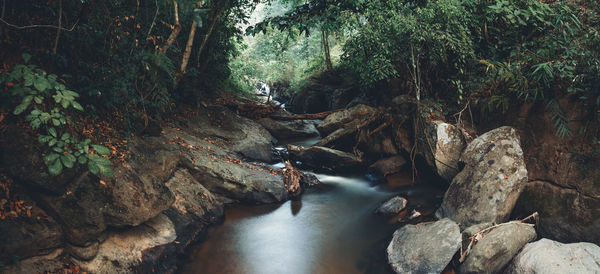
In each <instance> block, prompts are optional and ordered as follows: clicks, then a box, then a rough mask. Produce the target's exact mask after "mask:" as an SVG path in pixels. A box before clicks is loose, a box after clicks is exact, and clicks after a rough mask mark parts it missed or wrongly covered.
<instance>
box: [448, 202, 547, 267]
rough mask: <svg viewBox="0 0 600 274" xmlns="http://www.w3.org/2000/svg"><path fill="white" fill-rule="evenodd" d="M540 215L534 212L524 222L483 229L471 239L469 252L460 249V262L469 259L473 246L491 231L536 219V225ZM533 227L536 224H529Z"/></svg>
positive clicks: (511, 222) (468, 247)
mask: <svg viewBox="0 0 600 274" xmlns="http://www.w3.org/2000/svg"><path fill="white" fill-rule="evenodd" d="M539 216H540V215H539V214H538V213H537V212H534V213H533V214H531V215H529V216H527V217H526V218H524V219H522V220H517V221H510V222H506V223H501V224H495V225H492V226H490V227H488V228H485V229H482V230H480V231H479V232H477V233H475V234H473V236H471V237H470V239H471V242H470V243H469V246H467V250H465V251H463V250H462V247H461V248H460V249H461V250H460V259H459V260H458V261H459V262H461V263H462V262H464V261H465V260H466V259H467V256H468V255H469V253H470V252H471V249H472V248H473V245H475V244H476V243H477V242H478V241H479V240H481V239H482V238H483V236H484V235H485V234H486V233H488V232H490V231H491V230H493V229H494V228H497V227H499V226H504V225H508V224H522V223H525V222H526V221H528V220H530V219H534V220H535V222H536V224H537V222H538V218H539ZM528 225H531V226H534V224H528Z"/></svg>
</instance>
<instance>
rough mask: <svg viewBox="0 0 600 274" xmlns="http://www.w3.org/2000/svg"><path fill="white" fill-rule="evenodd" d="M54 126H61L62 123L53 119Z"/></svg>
mask: <svg viewBox="0 0 600 274" xmlns="http://www.w3.org/2000/svg"><path fill="white" fill-rule="evenodd" d="M52 124H54V126H56V127H57V126H60V121H59V120H58V119H55V118H52Z"/></svg>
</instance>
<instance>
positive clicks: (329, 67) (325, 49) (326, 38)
mask: <svg viewBox="0 0 600 274" xmlns="http://www.w3.org/2000/svg"><path fill="white" fill-rule="evenodd" d="M321 40H322V42H323V52H324V53H325V64H326V65H327V70H329V71H331V70H333V64H332V63H331V50H330V47H329V30H327V29H325V28H324V29H323V30H322V31H321Z"/></svg>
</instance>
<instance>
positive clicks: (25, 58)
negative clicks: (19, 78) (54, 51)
mask: <svg viewBox="0 0 600 274" xmlns="http://www.w3.org/2000/svg"><path fill="white" fill-rule="evenodd" d="M21 57H23V62H25V63H29V60H31V54H29V53H23V54H21Z"/></svg>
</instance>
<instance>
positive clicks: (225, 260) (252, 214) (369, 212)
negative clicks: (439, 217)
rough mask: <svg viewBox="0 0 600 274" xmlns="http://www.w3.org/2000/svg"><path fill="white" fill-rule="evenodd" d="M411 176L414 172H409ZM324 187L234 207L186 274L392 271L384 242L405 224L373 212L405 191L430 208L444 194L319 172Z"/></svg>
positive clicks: (413, 202) (197, 252) (411, 202)
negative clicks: (277, 200) (284, 198)
mask: <svg viewBox="0 0 600 274" xmlns="http://www.w3.org/2000/svg"><path fill="white" fill-rule="evenodd" d="M404 176H405V177H406V180H410V179H409V177H408V176H409V174H408V173H407V174H404ZM317 177H318V178H319V179H320V180H321V181H322V182H323V184H324V185H323V187H321V188H320V189H316V190H312V191H309V192H308V193H305V194H304V195H303V196H302V198H301V199H299V200H296V201H288V202H285V203H283V204H280V205H262V206H243V205H234V206H230V207H228V208H227V209H226V210H225V221H224V223H223V224H222V225H219V226H215V227H213V228H212V229H211V230H210V231H209V233H208V235H207V240H206V241H204V242H202V243H199V244H198V245H197V246H196V247H195V248H194V249H193V250H192V252H191V255H190V259H189V261H188V263H187V264H186V265H184V266H183V267H182V271H181V272H182V273H257V274H268V273H278V274H279V273H389V272H390V269H389V267H388V266H387V263H386V259H385V247H386V246H387V243H388V242H389V240H390V239H391V236H392V234H393V231H394V230H395V229H397V228H398V227H400V226H401V224H400V223H398V222H397V221H396V220H397V217H394V218H385V217H381V216H376V215H374V214H373V211H374V210H375V208H376V207H377V206H378V205H379V204H380V203H381V202H382V201H384V200H385V199H386V198H388V197H391V196H394V195H395V194H402V195H403V196H404V197H407V198H408V199H409V207H411V208H415V207H416V208H418V210H420V211H427V212H431V211H432V209H433V208H435V204H436V203H438V202H439V199H440V196H441V195H442V192H441V190H440V189H439V188H431V187H400V188H392V187H389V186H387V185H385V184H384V185H378V186H372V183H371V182H369V181H367V180H365V179H363V178H361V177H341V176H331V175H322V174H318V176H317Z"/></svg>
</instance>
